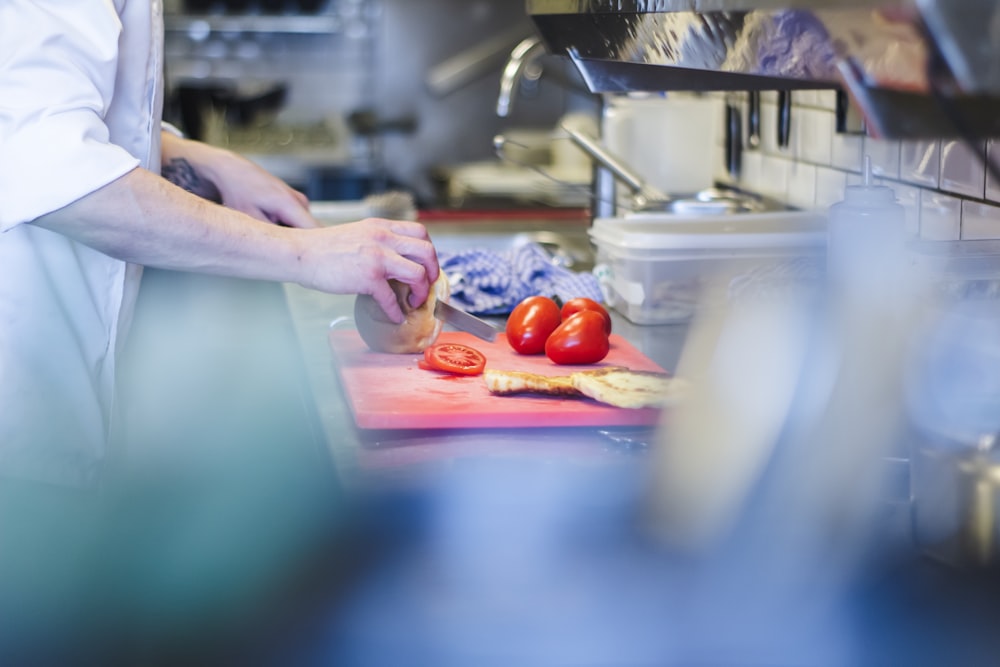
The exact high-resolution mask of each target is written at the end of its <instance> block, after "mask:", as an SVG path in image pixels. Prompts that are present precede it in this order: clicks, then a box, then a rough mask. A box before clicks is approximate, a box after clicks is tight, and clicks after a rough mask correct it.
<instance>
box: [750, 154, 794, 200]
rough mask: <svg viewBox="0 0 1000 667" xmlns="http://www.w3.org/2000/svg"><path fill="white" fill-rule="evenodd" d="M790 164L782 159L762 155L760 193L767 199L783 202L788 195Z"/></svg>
mask: <svg viewBox="0 0 1000 667" xmlns="http://www.w3.org/2000/svg"><path fill="white" fill-rule="evenodd" d="M791 166H792V162H791V161H790V160H786V159H785V158H783V157H778V156H774V155H764V156H762V158H761V164H760V175H761V183H760V189H759V190H758V192H760V193H761V194H763V195H767V196H768V197H773V198H775V199H779V200H784V199H785V197H786V195H787V193H788V173H789V170H790V169H791Z"/></svg>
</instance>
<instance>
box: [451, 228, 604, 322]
mask: <svg viewBox="0 0 1000 667" xmlns="http://www.w3.org/2000/svg"><path fill="white" fill-rule="evenodd" d="M438 261H439V262H440V264H441V270H442V271H444V272H445V274H446V275H447V276H448V281H449V283H450V284H451V302H452V303H453V304H454V305H456V306H458V307H459V308H461V309H463V310H465V311H467V312H469V313H474V314H477V315H505V314H507V313H509V312H510V311H511V310H512V309H513V308H514V306H516V305H517V304H518V303H520V302H521V300H522V299H525V298H527V297H529V296H533V295H535V294H541V295H543V296H548V297H554V298H555V297H558V298H559V299H560V300H562V301H568V300H569V299H572V298H575V297H579V296H585V297H589V298H591V299H594V300H595V301H603V300H604V299H603V296H602V294H601V287H600V284H599V283H598V281H597V278H596V277H595V276H594V275H593V274H591V273H583V272H576V271H571V270H569V269H567V268H565V267H562V266H558V265H556V264H554V263H553V262H552V258H551V256H550V255H549V254H548V253H547V252H546V251H545V249H544V248H542V246H540V245H539V244H537V243H526V244H524V245H522V246H519V247H517V248H514V249H512V250H506V251H503V252H495V251H492V250H483V249H478V248H472V249H469V250H462V251H459V252H442V253H439V255H438Z"/></svg>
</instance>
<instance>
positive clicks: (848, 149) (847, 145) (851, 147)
mask: <svg viewBox="0 0 1000 667" xmlns="http://www.w3.org/2000/svg"><path fill="white" fill-rule="evenodd" d="M863 148H864V137H863V136H861V135H859V134H838V133H837V132H834V133H833V136H832V137H831V145H830V165H831V166H833V167H836V168H837V169H843V170H844V171H853V172H856V173H860V172H861V164H862V161H861V155H862V149H863Z"/></svg>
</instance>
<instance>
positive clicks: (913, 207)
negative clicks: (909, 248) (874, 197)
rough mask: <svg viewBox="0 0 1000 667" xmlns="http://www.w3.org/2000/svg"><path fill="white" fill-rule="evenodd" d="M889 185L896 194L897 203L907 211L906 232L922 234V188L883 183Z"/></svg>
mask: <svg viewBox="0 0 1000 667" xmlns="http://www.w3.org/2000/svg"><path fill="white" fill-rule="evenodd" d="M882 185H888V186H889V187H891V188H892V189H893V191H894V192H895V193H896V201H898V202H899V204H900V206H902V207H903V210H904V211H906V231H907V232H909V233H910V234H913V235H917V234H919V233H920V193H921V190H920V188H917V187H914V186H912V185H903V184H902V183H882Z"/></svg>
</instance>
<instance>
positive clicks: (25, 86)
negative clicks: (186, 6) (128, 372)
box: [0, 0, 163, 486]
mask: <svg viewBox="0 0 1000 667" xmlns="http://www.w3.org/2000/svg"><path fill="white" fill-rule="evenodd" d="M162 34H163V31H162V8H161V2H160V0H152V2H151V1H150V0H115V1H113V2H112V1H111V0H73V1H72V2H66V1H65V0H3V2H0V477H7V476H14V477H20V478H28V479H34V480H40V481H48V482H53V483H58V484H69V485H79V486H89V485H92V484H94V483H95V482H97V481H98V479H99V477H100V472H101V468H102V465H103V464H104V462H105V460H106V456H107V454H108V451H107V449H108V441H109V434H110V430H111V420H112V414H113V404H114V376H115V352H116V348H117V347H118V346H119V338H120V337H121V336H122V335H123V332H124V329H125V327H126V326H127V322H128V319H129V317H130V314H131V309H132V301H133V299H134V295H135V290H136V288H137V287H138V277H139V271H140V269H139V267H136V266H133V265H128V264H126V263H124V262H122V261H119V260H116V259H112V258H110V257H108V256H106V255H104V254H102V253H100V252H97V251H95V250H93V249H91V248H89V247H87V246H83V245H81V244H78V243H75V242H73V241H70V240H69V239H68V238H66V237H63V236H61V235H59V234H56V233H54V232H50V231H47V230H45V229H41V228H38V227H35V226H33V225H32V224H31V221H32V220H34V219H35V218H37V217H39V216H41V215H43V214H45V213H48V212H51V211H53V210H56V209H58V208H61V207H63V206H66V205H67V204H69V203H71V202H73V201H75V200H77V199H79V198H80V197H82V196H84V195H86V194H88V193H90V192H93V191H94V190H96V189H98V188H100V187H102V186H104V185H106V184H108V183H110V182H111V181H113V180H115V179H116V178H118V177H120V176H122V175H124V174H125V173H127V172H128V171H130V170H131V169H133V168H135V167H136V166H143V167H145V168H147V169H150V170H153V171H156V172H158V171H159V163H160V115H161V112H162V106H163V100H162V65H163V63H162V50H163V49H162Z"/></svg>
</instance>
